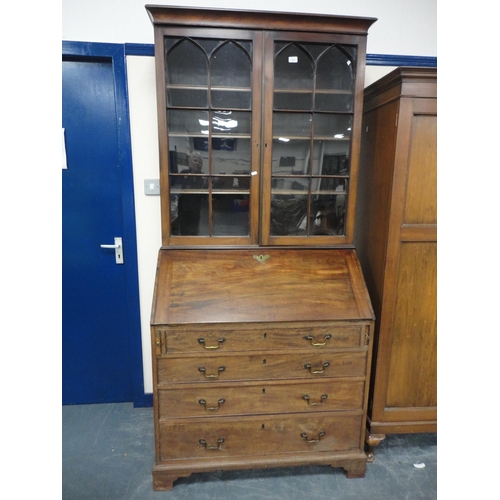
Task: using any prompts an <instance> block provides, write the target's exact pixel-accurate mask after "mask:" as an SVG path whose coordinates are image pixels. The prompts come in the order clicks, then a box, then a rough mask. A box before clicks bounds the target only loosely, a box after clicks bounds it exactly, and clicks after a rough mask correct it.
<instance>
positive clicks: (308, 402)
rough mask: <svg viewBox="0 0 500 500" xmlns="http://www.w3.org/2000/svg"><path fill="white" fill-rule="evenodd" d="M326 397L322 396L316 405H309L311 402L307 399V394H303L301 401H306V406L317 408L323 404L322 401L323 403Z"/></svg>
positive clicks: (325, 395) (326, 395)
mask: <svg viewBox="0 0 500 500" xmlns="http://www.w3.org/2000/svg"><path fill="white" fill-rule="evenodd" d="M327 397H328V394H322V395H321V397H320V400H319V402H318V403H311V400H310V399H309V396H308V395H307V394H304V395H303V396H302V399H303V400H304V401H307V404H308V405H309V406H318V405H320V404H323V401H324V400H325V399H326V398H327Z"/></svg>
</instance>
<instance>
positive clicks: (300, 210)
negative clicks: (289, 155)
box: [271, 179, 307, 236]
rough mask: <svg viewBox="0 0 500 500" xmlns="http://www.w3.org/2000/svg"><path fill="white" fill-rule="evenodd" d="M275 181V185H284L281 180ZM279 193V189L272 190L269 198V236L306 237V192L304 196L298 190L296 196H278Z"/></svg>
mask: <svg viewBox="0 0 500 500" xmlns="http://www.w3.org/2000/svg"><path fill="white" fill-rule="evenodd" d="M276 181H277V182H276V184H277V185H279V184H283V185H284V184H285V183H284V182H281V179H280V180H278V179H277V180H276ZM283 181H284V180H283ZM273 183H274V181H273ZM280 192H281V190H280V189H277V190H273V193H272V196H271V235H272V236H287V235H295V236H296V235H302V236H304V235H306V234H307V192H306V193H305V194H302V193H301V192H300V191H299V190H297V194H280ZM288 192H289V191H288Z"/></svg>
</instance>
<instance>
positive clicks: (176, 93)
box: [167, 87, 208, 108]
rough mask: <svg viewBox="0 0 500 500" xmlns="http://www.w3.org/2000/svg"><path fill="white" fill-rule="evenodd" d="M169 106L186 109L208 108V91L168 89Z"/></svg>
mask: <svg viewBox="0 0 500 500" xmlns="http://www.w3.org/2000/svg"><path fill="white" fill-rule="evenodd" d="M167 104H168V105H169V106H179V107H184V108H206V107H207V106H208V90H206V89H205V90H199V89H181V88H174V87H170V88H168V87H167Z"/></svg>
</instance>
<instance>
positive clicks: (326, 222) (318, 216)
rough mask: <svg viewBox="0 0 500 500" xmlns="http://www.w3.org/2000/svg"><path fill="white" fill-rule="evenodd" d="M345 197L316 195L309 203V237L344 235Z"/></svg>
mask: <svg viewBox="0 0 500 500" xmlns="http://www.w3.org/2000/svg"><path fill="white" fill-rule="evenodd" d="M345 204H346V196H345V195H316V196H313V199H312V202H311V218H310V231H309V234H311V235H344V234H345Z"/></svg>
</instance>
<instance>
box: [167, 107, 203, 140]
mask: <svg viewBox="0 0 500 500" xmlns="http://www.w3.org/2000/svg"><path fill="white" fill-rule="evenodd" d="M167 121H168V132H169V138H170V136H173V135H174V136H189V137H193V136H194V137H196V136H201V137H203V136H208V112H207V111H180V110H169V111H168V116H167Z"/></svg>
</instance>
